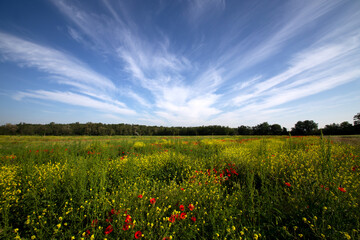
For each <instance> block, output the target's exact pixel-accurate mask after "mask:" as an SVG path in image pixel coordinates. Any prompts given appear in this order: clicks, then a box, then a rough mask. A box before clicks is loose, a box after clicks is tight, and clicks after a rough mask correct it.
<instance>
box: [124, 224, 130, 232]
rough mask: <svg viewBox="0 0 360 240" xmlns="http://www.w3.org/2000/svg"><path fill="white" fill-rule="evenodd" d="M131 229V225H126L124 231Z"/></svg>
mask: <svg viewBox="0 0 360 240" xmlns="http://www.w3.org/2000/svg"><path fill="white" fill-rule="evenodd" d="M129 228H130V225H128V224H124V225H123V228H122V230H124V231H126V230H129Z"/></svg>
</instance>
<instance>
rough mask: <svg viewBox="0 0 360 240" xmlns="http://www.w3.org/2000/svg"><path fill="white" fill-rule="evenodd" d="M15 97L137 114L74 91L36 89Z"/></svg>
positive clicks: (124, 113)
mask: <svg viewBox="0 0 360 240" xmlns="http://www.w3.org/2000/svg"><path fill="white" fill-rule="evenodd" d="M13 98H14V99H16V100H22V99H23V98H35V99H41V100H49V101H55V102H60V103H66V104H70V105H74V106H81V107H88V108H93V109H96V110H98V111H101V112H110V113H117V114H122V115H136V112H135V111H133V110H131V109H128V108H122V107H120V106H118V105H116V104H111V103H106V102H102V101H98V100H95V99H93V98H90V97H87V96H84V95H80V94H76V93H73V92H60V91H54V92H53V91H45V90H34V91H27V92H19V93H17V94H16V95H14V97H13Z"/></svg>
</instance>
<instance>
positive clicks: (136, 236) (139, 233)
mask: <svg viewBox="0 0 360 240" xmlns="http://www.w3.org/2000/svg"><path fill="white" fill-rule="evenodd" d="M141 236H142V233H141V232H140V231H137V232H136V233H135V238H136V239H138V238H141Z"/></svg>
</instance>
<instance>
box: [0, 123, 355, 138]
mask: <svg viewBox="0 0 360 240" xmlns="http://www.w3.org/2000/svg"><path fill="white" fill-rule="evenodd" d="M354 123H356V124H354V125H353V124H351V123H349V122H343V123H341V124H336V123H333V124H330V125H326V126H325V128H323V129H318V124H317V123H315V122H314V121H312V120H305V121H298V122H297V123H296V124H295V126H294V127H293V128H292V129H291V130H290V131H288V130H287V129H286V128H285V127H282V126H281V125H279V124H269V123H267V122H264V123H261V124H258V125H256V126H253V127H250V126H244V125H241V126H239V127H237V128H230V127H224V126H218V125H213V126H198V127H163V126H145V125H134V124H123V123H120V124H103V123H91V122H88V123H78V122H76V123H70V124H58V123H54V122H51V123H49V124H28V123H19V124H9V123H8V124H5V125H2V126H0V135H55V136H61V135H90V136H103V135H149V136H166V135H180V136H196V135H288V134H289V133H291V134H292V135H317V134H320V131H322V132H323V134H325V135H348V134H360V124H357V123H358V122H354Z"/></svg>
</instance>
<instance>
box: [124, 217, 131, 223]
mask: <svg viewBox="0 0 360 240" xmlns="http://www.w3.org/2000/svg"><path fill="white" fill-rule="evenodd" d="M125 222H126V223H131V222H132V219H131V216H130V215H126V219H125Z"/></svg>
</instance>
